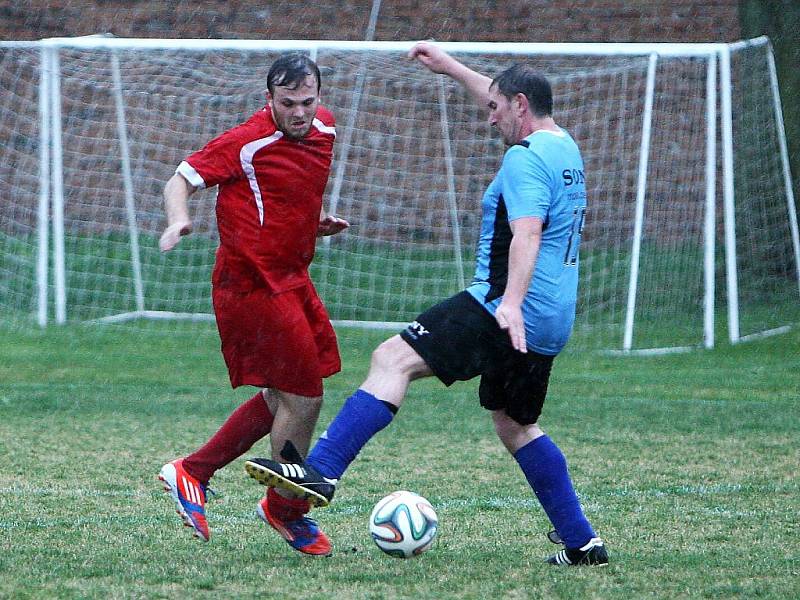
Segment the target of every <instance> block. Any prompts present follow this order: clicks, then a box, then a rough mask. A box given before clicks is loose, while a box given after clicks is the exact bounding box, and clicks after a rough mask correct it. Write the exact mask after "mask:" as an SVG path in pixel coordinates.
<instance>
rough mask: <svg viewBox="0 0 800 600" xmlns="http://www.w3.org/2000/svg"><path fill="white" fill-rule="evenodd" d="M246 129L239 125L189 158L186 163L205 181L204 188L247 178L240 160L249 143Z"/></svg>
mask: <svg viewBox="0 0 800 600" xmlns="http://www.w3.org/2000/svg"><path fill="white" fill-rule="evenodd" d="M245 127H246V126H245V125H239V126H238V127H234V128H233V129H230V130H228V131H226V132H225V133H223V134H222V135H220V136H218V137H216V138H214V139H213V140H211V141H210V142H208V144H206V145H205V146H204V147H203V149H202V150H198V151H197V152H195V153H193V154H191V155H189V156H188V157H187V159H186V162H187V163H189V165H190V166H191V167H192V168H193V169H194V170H195V171H196V173H197V174H198V175H199V176H200V177H201V178H202V179H203V183H204V184H205V185H204V186H203V187H207V188H209V187H213V186H215V185H219V184H221V183H227V182H230V181H234V180H236V179H241V178H243V177H244V176H245V175H244V171H242V162H241V159H240V158H239V153H240V152H241V149H242V146H243V145H244V144H245V143H247V140H246V135H245ZM190 182H191V180H190ZM192 183H193V182H192Z"/></svg>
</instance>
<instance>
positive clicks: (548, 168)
mask: <svg viewBox="0 0 800 600" xmlns="http://www.w3.org/2000/svg"><path fill="white" fill-rule="evenodd" d="M482 206H483V219H482V222H481V234H480V238H479V240H478V249H477V266H476V269H475V277H474V280H473V282H472V284H471V285H470V286H469V287H468V288H467V291H468V292H469V293H470V294H472V296H473V297H474V298H475V299H476V300H478V301H479V302H480V303H481V304H483V305H484V307H485V308H486V309H487V310H488V311H489V312H491V313H492V314H494V312H495V310H497V307H498V306H499V305H500V301H501V300H502V295H503V294H504V293H505V287H506V282H507V280H508V253H509V245H510V244H511V227H510V225H509V223H510V222H511V221H513V220H515V219H519V218H522V217H539V218H540V219H542V221H543V223H544V230H543V233H542V243H541V246H540V248H539V256H538V257H537V259H536V268H535V270H534V273H533V277H531V283H530V287H529V288H528V293H527V294H526V296H525V300H524V302H523V304H522V316H523V318H524V319H525V332H526V339H527V343H528V348H529V349H531V350H534V351H535V352H539V353H540V354H550V355H553V354H558V352H560V351H561V349H562V348H563V347H564V345H565V344H566V343H567V340H568V339H569V336H570V333H571V332H572V324H573V322H574V321H575V302H576V297H577V290H578V248H579V246H580V241H581V232H582V230H583V221H584V215H585V214H586V182H585V178H584V169H583V159H582V158H581V153H580V150H578V146H577V144H575V141H574V140H573V139H572V137H571V136H570V135H569V134H568V133H567V132H566V131H564V130H563V129H562V130H560V131H558V132H556V131H536V132H534V133H532V134H531V135H529V136H528V137H526V138H525V139H524V140H522V141H521V142H520V143H519V144H516V145H514V146H511V147H510V148H509V149H508V150H507V151H506V153H505V156H504V157H503V164H502V165H501V167H500V170H499V171H498V172H497V175H496V176H495V178H494V181H492V183H491V184H490V185H489V187H488V188H487V190H486V193H485V194H484V195H483V203H482Z"/></svg>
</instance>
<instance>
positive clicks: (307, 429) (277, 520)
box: [256, 390, 331, 556]
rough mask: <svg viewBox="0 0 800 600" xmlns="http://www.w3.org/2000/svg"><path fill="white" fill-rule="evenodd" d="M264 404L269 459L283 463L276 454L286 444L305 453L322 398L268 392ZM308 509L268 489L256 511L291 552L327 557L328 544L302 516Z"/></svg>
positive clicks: (306, 504)
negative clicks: (268, 414)
mask: <svg viewBox="0 0 800 600" xmlns="http://www.w3.org/2000/svg"><path fill="white" fill-rule="evenodd" d="M268 404H269V406H270V409H272V410H273V412H274V414H275V420H274V422H273V425H272V434H271V435H270V442H271V446H272V457H273V459H274V460H275V461H277V462H285V460H284V459H282V458H281V455H280V452H281V449H282V448H283V446H284V444H285V443H286V442H287V441H291V442H292V443H293V444H294V446H295V447H297V448H298V449H300V451H301V452H303V453H305V452H306V451H307V450H308V446H309V444H310V442H311V435H312V434H313V432H314V426H315V425H316V423H317V419H318V418H319V411H320V408H321V407H322V396H315V397H307V396H300V395H297V394H291V393H289V392H281V391H278V390H270V394H269V401H268ZM310 509H311V505H310V504H309V502H308V500H306V499H304V498H299V497H297V496H296V495H294V494H292V493H290V492H285V491H282V490H280V491H279V490H276V489H275V488H273V487H269V488H267V492H266V494H265V495H264V497H263V498H262V499H261V501H260V502H259V504H258V507H257V508H256V512H257V513H258V516H259V517H260V518H261V519H262V520H263V521H264V522H265V523H267V524H269V525H270V526H271V527H273V528H274V529H275V530H276V531H277V532H278V533H279V534H280V535H281V537H283V539H285V540H286V542H287V543H288V544H289V545H290V546H291V547H292V548H294V549H295V550H298V551H299V552H302V553H304V554H311V555H322V556H324V555H328V554H330V553H331V543H330V541H329V540H328V537H327V536H326V535H325V533H324V532H323V531H322V530H321V529H320V528H319V526H318V525H317V523H316V522H315V521H314V520H313V519H311V518H310V517H307V516H306V515H307V513H308V512H309V510H310Z"/></svg>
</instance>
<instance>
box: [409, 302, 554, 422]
mask: <svg viewBox="0 0 800 600" xmlns="http://www.w3.org/2000/svg"><path fill="white" fill-rule="evenodd" d="M400 337H402V338H403V339H404V340H405V341H406V342H407V343H408V344H409V345H410V346H411V347H412V348H413V349H414V351H415V352H416V353H417V354H419V355H420V356H421V357H422V359H423V360H424V361H425V363H426V364H427V365H428V367H430V369H431V371H433V373H434V375H436V377H438V378H439V379H440V380H441V381H442V383H444V384H445V385H452V383H453V382H454V381H467V380H469V379H472V378H474V377H476V376H478V375H480V376H481V383H480V389H479V396H480V401H481V406H483V407H484V408H486V409H487V410H502V409H505V411H506V414H508V416H509V417H511V418H512V419H514V420H515V421H516V422H517V423H520V424H521V425H530V424H532V423H536V421H537V420H538V419H539V415H540V414H541V412H542V406H543V405H544V399H545V396H547V383H548V381H549V379H550V369H551V367H552V365H553V359H554V358H555V357H554V356H548V355H545V354H539V353H537V352H532V351H531V350H528V352H527V353H522V352H517V351H516V350H514V348H513V347H512V346H511V341H510V340H509V338H508V332H506V331H503V330H502V329H500V326H499V325H498V324H497V321H495V319H494V316H492V314H491V313H490V312H489V311H487V310H486V309H485V308H483V307H482V306H481V305H480V304H479V303H478V301H477V300H475V298H473V297H472V295H470V294H469V293H468V292H461V293H459V294H456V295H455V296H452V297H451V298H448V299H447V300H444V301H442V302H440V303H439V304H437V305H436V306H433V307H431V308H430V309H428V310H426V311H425V312H424V313H422V314H421V315H420V316H418V317H417V320H416V321H414V322H413V323H411V324H410V325H409V326H408V327H407V328H406V329H405V330H403V331H402V332H401V333H400Z"/></svg>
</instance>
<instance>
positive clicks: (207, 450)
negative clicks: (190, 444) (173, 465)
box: [183, 391, 273, 483]
mask: <svg viewBox="0 0 800 600" xmlns="http://www.w3.org/2000/svg"><path fill="white" fill-rule="evenodd" d="M272 421H273V416H272V413H271V412H270V411H269V408H268V407H267V402H266V400H265V399H264V394H263V393H262V392H260V391H259V392H258V393H257V394H256V395H255V396H253V397H252V398H250V400H248V401H247V402H245V403H244V404H242V405H241V406H240V407H239V408H237V409H236V410H235V411H233V413H232V414H231V416H230V417H228V419H227V420H226V421H225V423H223V424H222V427H220V428H219V431H217V433H215V434H214V436H213V437H212V438H211V439H210V440H208V442H206V444H205V445H204V446H203V447H202V448H200V449H199V450H197V451H196V452H194V453H193V454H190V455H189V456H187V457H186V458H184V459H183V468H184V469H186V470H187V471H188V472H189V474H190V475H192V476H193V477H196V478H197V479H198V480H199V481H200V482H202V483H208V480H209V479H211V476H212V475H213V474H214V473H215V472H216V471H217V469H221V468H222V467H224V466H225V465H227V464H228V463H230V462H233V461H234V460H236V459H237V458H239V457H240V456H241V455H242V454H244V453H245V452H247V451H248V450H249V449H250V448H251V447H252V446H253V444H255V443H256V442H257V441H258V440H260V439H261V438H263V437H264V436H265V435H267V434H268V433H269V432H270V430H271V429H272Z"/></svg>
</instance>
